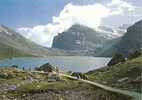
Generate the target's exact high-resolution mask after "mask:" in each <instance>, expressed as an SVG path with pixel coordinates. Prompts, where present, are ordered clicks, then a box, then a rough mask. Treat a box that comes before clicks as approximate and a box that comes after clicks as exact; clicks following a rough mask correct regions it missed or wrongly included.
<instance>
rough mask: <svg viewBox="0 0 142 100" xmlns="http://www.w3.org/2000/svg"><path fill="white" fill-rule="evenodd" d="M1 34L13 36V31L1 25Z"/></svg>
mask: <svg viewBox="0 0 142 100" xmlns="http://www.w3.org/2000/svg"><path fill="white" fill-rule="evenodd" d="M0 32H3V33H6V34H8V35H13V32H14V31H13V30H10V29H9V28H8V27H6V26H4V25H1V24H0Z"/></svg>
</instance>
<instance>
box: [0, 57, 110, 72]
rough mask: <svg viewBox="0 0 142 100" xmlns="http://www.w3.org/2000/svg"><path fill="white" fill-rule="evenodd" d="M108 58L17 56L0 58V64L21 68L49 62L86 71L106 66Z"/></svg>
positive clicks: (63, 68)
mask: <svg viewBox="0 0 142 100" xmlns="http://www.w3.org/2000/svg"><path fill="white" fill-rule="evenodd" d="M109 61H110V58H102V57H86V56H50V57H21V58H20V57H18V58H12V59H5V60H0V66H1V67H4V66H11V65H18V66H20V67H21V68H22V67H25V68H26V69H28V68H35V67H39V66H41V65H43V64H45V63H50V64H52V65H54V66H57V67H58V68H60V69H61V70H64V71H69V70H71V71H75V72H87V71H90V70H94V69H97V68H100V67H104V66H106V64H107V63H108V62H109Z"/></svg>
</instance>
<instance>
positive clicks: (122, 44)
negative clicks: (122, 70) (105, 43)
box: [100, 20, 142, 56]
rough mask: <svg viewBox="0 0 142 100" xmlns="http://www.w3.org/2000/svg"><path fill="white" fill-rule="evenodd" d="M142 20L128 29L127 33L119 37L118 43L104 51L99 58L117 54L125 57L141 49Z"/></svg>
mask: <svg viewBox="0 0 142 100" xmlns="http://www.w3.org/2000/svg"><path fill="white" fill-rule="evenodd" d="M141 39H142V20H140V21H138V22H136V23H135V24H134V25H132V26H130V27H128V29H127V32H126V33H125V34H124V36H122V37H121V39H120V41H119V42H117V43H116V44H114V45H113V46H112V47H110V48H109V49H107V50H105V51H104V52H103V53H102V54H101V55H100V56H112V54H113V53H115V52H118V53H121V54H123V55H124V56H127V55H128V53H129V52H131V51H136V50H140V49H141V48H142V40H141Z"/></svg>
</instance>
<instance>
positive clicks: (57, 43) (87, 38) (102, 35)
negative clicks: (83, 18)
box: [52, 24, 119, 55]
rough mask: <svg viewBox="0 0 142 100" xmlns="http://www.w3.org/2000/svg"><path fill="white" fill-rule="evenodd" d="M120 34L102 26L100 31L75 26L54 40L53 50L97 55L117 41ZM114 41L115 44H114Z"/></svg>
mask: <svg viewBox="0 0 142 100" xmlns="http://www.w3.org/2000/svg"><path fill="white" fill-rule="evenodd" d="M117 37H119V34H114V31H113V30H112V29H111V28H108V27H105V26H100V27H99V29H98V30H93V29H91V28H88V27H85V26H82V25H78V24H76V25H73V26H72V27H71V28H70V29H68V30H67V31H65V32H63V33H60V34H58V35H57V36H56V37H55V38H54V40H53V45H52V47H53V48H60V49H65V50H74V51H84V52H88V53H90V54H93V55H94V54H95V55H96V54H97V53H98V52H100V51H101V50H103V49H104V48H106V44H107V47H109V46H111V45H112V43H114V42H115V40H116V41H117V39H114V38H117ZM112 41H113V42H112Z"/></svg>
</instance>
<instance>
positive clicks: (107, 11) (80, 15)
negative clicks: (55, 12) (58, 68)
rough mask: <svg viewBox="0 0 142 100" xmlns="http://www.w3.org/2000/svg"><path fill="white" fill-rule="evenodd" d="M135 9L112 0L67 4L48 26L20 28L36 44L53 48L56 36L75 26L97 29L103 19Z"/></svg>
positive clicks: (19, 30)
mask: <svg viewBox="0 0 142 100" xmlns="http://www.w3.org/2000/svg"><path fill="white" fill-rule="evenodd" d="M133 10H134V7H133V6H132V5H131V4H129V3H127V2H124V1H122V0H112V2H110V3H109V4H106V5H103V4H100V3H95V4H90V5H73V4H71V3H69V4H67V5H66V6H65V7H64V9H63V10H62V11H61V12H60V14H59V16H57V17H56V16H54V17H53V18H52V22H51V23H48V24H47V25H37V26H34V27H32V28H27V27H23V28H19V29H18V32H20V33H21V34H22V35H23V36H25V37H26V38H29V39H31V40H33V41H34V42H36V43H38V44H41V45H44V46H48V47H51V45H52V41H53V38H54V36H55V35H57V34H58V33H61V32H63V31H65V30H67V29H68V28H70V27H71V26H72V25H73V24H76V23H78V24H82V25H86V26H88V27H91V28H97V27H98V26H99V25H100V24H101V21H102V19H103V18H107V17H109V16H113V15H120V14H123V13H124V11H133Z"/></svg>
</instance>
